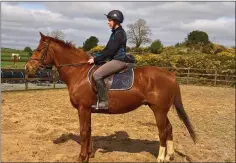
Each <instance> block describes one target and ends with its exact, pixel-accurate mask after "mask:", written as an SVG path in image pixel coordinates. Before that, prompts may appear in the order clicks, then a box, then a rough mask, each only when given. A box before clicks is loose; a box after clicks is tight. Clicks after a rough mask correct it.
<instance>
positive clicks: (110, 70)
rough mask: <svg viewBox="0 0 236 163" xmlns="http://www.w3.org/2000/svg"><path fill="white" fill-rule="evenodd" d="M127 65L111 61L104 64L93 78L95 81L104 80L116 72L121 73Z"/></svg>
mask: <svg viewBox="0 0 236 163" xmlns="http://www.w3.org/2000/svg"><path fill="white" fill-rule="evenodd" d="M126 66H127V63H126V62H122V61H118V60H111V61H109V62H107V63H105V64H103V65H102V66H101V67H99V68H98V69H97V70H96V71H95V72H94V73H93V78H94V80H98V79H104V78H106V77H108V76H110V75H111V74H114V73H116V72H119V71H120V70H122V69H124V68H126Z"/></svg>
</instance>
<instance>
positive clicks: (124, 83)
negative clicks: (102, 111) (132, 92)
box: [110, 68, 134, 90]
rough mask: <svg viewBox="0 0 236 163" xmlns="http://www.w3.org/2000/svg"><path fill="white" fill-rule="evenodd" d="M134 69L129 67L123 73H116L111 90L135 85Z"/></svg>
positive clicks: (124, 88)
mask: <svg viewBox="0 0 236 163" xmlns="http://www.w3.org/2000/svg"><path fill="white" fill-rule="evenodd" d="M133 82H134V71H133V69H132V68H129V69H128V70H127V71H125V72H123V73H118V74H115V75H114V77H113V81H112V85H111V88H110V90H127V89H130V88H131V87H132V86H133Z"/></svg>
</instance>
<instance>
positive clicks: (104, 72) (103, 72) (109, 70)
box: [92, 60, 126, 109]
mask: <svg viewBox="0 0 236 163" xmlns="http://www.w3.org/2000/svg"><path fill="white" fill-rule="evenodd" d="M125 67H126V63H125V62H122V61H118V60H111V61H110V62H107V63H105V64H104V65H102V66H101V67H100V68H98V69H97V70H96V71H95V72H94V73H93V79H94V81H95V86H96V88H97V92H98V96H99V104H98V107H99V108H103V109H107V108H108V96H107V88H106V84H105V82H104V78H106V77H108V76H109V75H111V74H114V73H116V72H119V71H120V70H122V69H124V68H125ZM92 107H93V108H96V105H92Z"/></svg>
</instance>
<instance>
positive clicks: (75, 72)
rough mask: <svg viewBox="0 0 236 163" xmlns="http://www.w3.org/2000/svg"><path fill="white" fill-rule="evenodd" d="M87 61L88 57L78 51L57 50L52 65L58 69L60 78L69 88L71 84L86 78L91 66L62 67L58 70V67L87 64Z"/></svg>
mask: <svg viewBox="0 0 236 163" xmlns="http://www.w3.org/2000/svg"><path fill="white" fill-rule="evenodd" d="M88 59H89V56H88V55H87V54H86V53H85V52H83V51H79V50H78V49H69V50H59V51H58V52H56V55H55V60H54V65H55V66H56V67H57V68H58V72H59V75H60V78H61V79H62V80H63V81H64V82H65V83H66V85H67V86H68V87H69V86H70V85H72V84H73V83H75V82H79V81H81V80H83V79H84V78H85V77H86V76H87V72H88V70H89V69H90V67H91V66H89V65H81V66H78V67H74V66H64V67H60V68H59V66H60V65H63V64H77V63H86V62H88ZM75 80H76V81H75Z"/></svg>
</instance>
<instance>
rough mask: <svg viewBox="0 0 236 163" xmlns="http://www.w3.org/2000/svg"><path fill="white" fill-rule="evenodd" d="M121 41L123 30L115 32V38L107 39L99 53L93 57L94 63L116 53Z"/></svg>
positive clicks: (122, 39)
mask: <svg viewBox="0 0 236 163" xmlns="http://www.w3.org/2000/svg"><path fill="white" fill-rule="evenodd" d="M123 41H124V33H123V32H118V33H116V35H115V38H114V39H111V40H109V42H108V45H107V46H106V48H104V49H103V50H102V51H101V52H100V53H101V55H100V56H97V57H95V58H94V63H95V64H96V63H98V62H100V61H103V60H104V59H106V58H107V57H111V56H114V55H116V53H117V51H118V50H119V48H120V46H121V45H122V43H123Z"/></svg>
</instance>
